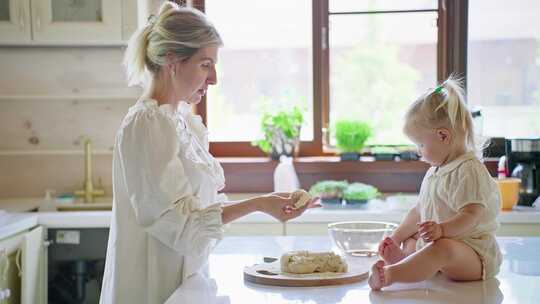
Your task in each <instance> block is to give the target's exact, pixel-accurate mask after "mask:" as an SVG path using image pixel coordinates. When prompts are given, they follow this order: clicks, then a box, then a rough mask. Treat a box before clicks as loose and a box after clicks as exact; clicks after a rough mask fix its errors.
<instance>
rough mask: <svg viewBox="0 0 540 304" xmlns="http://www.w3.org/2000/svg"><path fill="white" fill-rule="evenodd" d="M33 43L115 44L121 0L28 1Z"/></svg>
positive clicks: (120, 26)
mask: <svg viewBox="0 0 540 304" xmlns="http://www.w3.org/2000/svg"><path fill="white" fill-rule="evenodd" d="M31 1H32V5H31V7H32V29H33V35H34V36H33V38H34V41H36V42H51V43H72V44H78V43H83V44H84V43H107V42H109V43H118V42H120V41H121V40H122V1H120V0H31Z"/></svg>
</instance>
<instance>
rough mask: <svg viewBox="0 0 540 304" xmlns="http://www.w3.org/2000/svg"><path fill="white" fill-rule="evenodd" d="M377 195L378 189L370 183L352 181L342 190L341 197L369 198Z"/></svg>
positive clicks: (361, 199)
mask: <svg viewBox="0 0 540 304" xmlns="http://www.w3.org/2000/svg"><path fill="white" fill-rule="evenodd" d="M377 196H379V190H377V188H375V187H373V186H372V185H367V184H363V183H352V184H350V185H349V186H347V188H346V189H345V191H344V192H343V198H344V199H346V200H357V201H363V200H370V199H373V198H376V197H377Z"/></svg>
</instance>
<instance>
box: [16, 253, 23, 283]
mask: <svg viewBox="0 0 540 304" xmlns="http://www.w3.org/2000/svg"><path fill="white" fill-rule="evenodd" d="M21 253H22V249H21V248H19V249H17V255H16V256H15V265H17V269H18V270H19V277H22V267H21Z"/></svg>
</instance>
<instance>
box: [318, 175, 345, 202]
mask: <svg viewBox="0 0 540 304" xmlns="http://www.w3.org/2000/svg"><path fill="white" fill-rule="evenodd" d="M347 185H348V183H347V181H335V180H325V181H320V182H317V183H315V184H314V185H313V186H311V188H310V189H309V193H310V194H311V195H313V196H318V197H320V198H321V203H322V204H323V206H324V207H339V206H341V199H342V198H343V191H345V189H346V188H347Z"/></svg>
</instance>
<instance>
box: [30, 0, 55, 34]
mask: <svg viewBox="0 0 540 304" xmlns="http://www.w3.org/2000/svg"><path fill="white" fill-rule="evenodd" d="M38 2H39V1H32V5H35V7H36V9H35V12H36V31H38V32H39V31H40V30H41V13H42V12H41V10H40V8H41V7H40V5H39V4H38ZM51 5H52V4H51Z"/></svg>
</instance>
